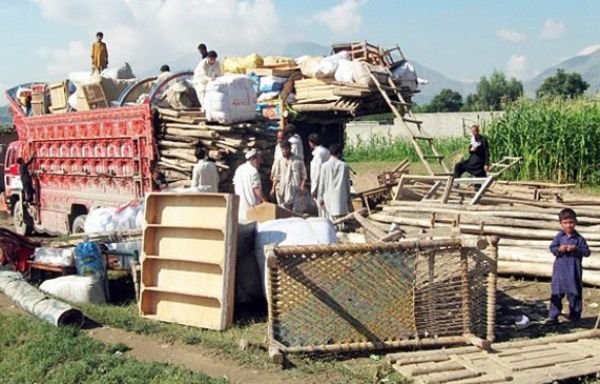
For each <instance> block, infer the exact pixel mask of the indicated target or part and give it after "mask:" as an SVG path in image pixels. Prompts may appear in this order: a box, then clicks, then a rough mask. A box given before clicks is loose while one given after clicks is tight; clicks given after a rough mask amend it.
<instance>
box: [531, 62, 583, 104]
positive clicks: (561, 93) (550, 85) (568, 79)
mask: <svg viewBox="0 0 600 384" xmlns="http://www.w3.org/2000/svg"><path fill="white" fill-rule="evenodd" d="M589 86H590V85H589V84H588V83H587V82H586V81H584V80H583V79H582V78H581V75H580V74H579V73H577V72H573V73H567V72H565V71H564V69H560V68H559V69H558V70H557V71H556V75H554V76H550V77H548V78H546V79H545V80H544V82H543V83H542V85H541V86H540V87H539V88H538V90H537V91H536V96H537V97H538V98H543V97H560V98H570V99H574V98H575V97H578V96H581V95H583V93H584V92H585V91H586V89H588V88H589Z"/></svg>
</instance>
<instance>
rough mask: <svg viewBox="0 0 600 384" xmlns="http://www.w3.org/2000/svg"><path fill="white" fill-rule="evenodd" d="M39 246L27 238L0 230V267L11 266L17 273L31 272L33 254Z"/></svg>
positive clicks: (3, 229) (6, 230)
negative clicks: (30, 264)
mask: <svg viewBox="0 0 600 384" xmlns="http://www.w3.org/2000/svg"><path fill="white" fill-rule="evenodd" d="M39 246H40V244H39V243H37V242H34V241H31V240H29V239H28V238H26V237H25V236H21V235H18V234H16V233H14V232H13V231H10V230H8V229H5V228H0V265H2V266H4V265H6V264H10V265H12V267H13V268H14V269H15V270H16V271H19V272H21V273H24V272H26V271H28V270H29V262H30V261H31V260H32V259H33V252H34V251H35V248H36V247H39Z"/></svg>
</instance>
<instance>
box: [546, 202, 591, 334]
mask: <svg viewBox="0 0 600 384" xmlns="http://www.w3.org/2000/svg"><path fill="white" fill-rule="evenodd" d="M558 219H559V221H560V227H561V228H562V230H561V231H559V232H558V234H557V235H556V236H555V237H554V240H552V244H550V252H552V254H553V255H554V256H556V259H555V260H554V267H553V269H552V296H551V297H550V313H549V314H548V319H547V320H546V323H548V324H557V323H558V316H559V315H560V313H561V311H562V299H563V297H564V296H565V295H567V299H568V300H569V319H570V320H571V321H578V320H579V319H580V318H581V310H582V295H581V294H582V292H581V291H582V281H581V277H582V268H581V259H582V258H583V257H587V256H589V255H590V249H589V248H588V245H587V243H586V241H585V239H584V238H583V237H582V236H581V235H580V234H579V233H578V232H577V231H576V230H575V225H576V224H577V216H576V214H575V211H573V210H572V209H570V208H565V209H563V210H561V211H560V213H559V214H558Z"/></svg>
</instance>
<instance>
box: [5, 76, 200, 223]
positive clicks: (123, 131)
mask: <svg viewBox="0 0 600 384" xmlns="http://www.w3.org/2000/svg"><path fill="white" fill-rule="evenodd" d="M184 76H190V73H189V72H186V73H179V74H176V75H173V76H171V77H170V78H168V79H165V80H164V81H163V82H161V83H160V84H155V80H156V78H155V77H150V78H146V79H143V80H140V81H139V82H137V83H135V84H132V85H131V86H129V87H128V88H127V89H125V90H124V91H123V93H122V94H121V96H120V97H119V99H118V101H117V104H118V105H117V106H114V107H107V108H99V109H93V110H88V111H73V112H71V111H69V112H64V113H55V114H43V115H38V116H28V115H27V113H26V111H24V109H23V107H22V103H21V102H20V101H19V100H18V99H17V97H16V92H17V89H18V88H19V87H22V88H25V87H29V88H30V89H31V87H35V84H34V83H29V84H24V85H21V86H19V87H14V88H12V89H9V90H8V91H7V92H6V96H7V98H8V102H9V107H10V109H11V112H12V116H13V126H14V128H15V130H16V132H17V134H18V140H17V141H14V142H11V143H10V144H9V145H8V148H7V150H6V154H5V161H4V180H3V181H4V203H5V204H6V210H7V212H8V213H9V214H10V215H11V216H12V218H13V222H14V227H15V231H16V232H17V233H19V234H21V235H26V234H31V233H33V232H34V231H35V232H36V233H48V234H52V235H58V234H66V233H69V232H71V233H80V232H83V228H84V223H85V219H86V215H87V214H88V213H89V212H90V210H92V209H93V208H95V207H101V206H102V207H118V206H121V205H124V204H127V203H128V202H130V201H132V200H135V199H140V198H142V197H143V196H144V195H145V194H146V193H147V192H151V191H153V190H156V189H157V188H158V184H157V183H156V182H155V181H156V180H155V179H154V178H153V176H154V175H155V173H154V170H155V169H156V163H157V160H158V159H157V157H158V155H157V150H156V140H155V131H156V125H157V121H156V120H157V116H156V112H155V110H154V109H153V103H154V102H155V101H156V99H157V97H159V96H158V95H160V94H161V91H162V89H163V88H164V86H165V85H166V84H167V83H169V82H170V81H172V80H174V79H177V78H181V77H184ZM37 84H39V83H37ZM142 90H143V91H144V92H149V95H148V97H147V98H146V100H145V101H143V102H141V103H140V104H133V105H132V103H128V101H129V100H132V99H133V100H135V97H136V96H137V95H139V94H140V92H141V91H142ZM19 158H21V159H23V160H24V161H25V162H27V161H28V160H29V159H31V158H33V160H32V162H31V164H30V166H29V173H30V175H31V179H32V181H33V189H34V194H33V199H31V201H25V200H26V199H25V198H24V193H23V188H22V183H21V182H20V174H19V164H18V163H17V160H18V159H19Z"/></svg>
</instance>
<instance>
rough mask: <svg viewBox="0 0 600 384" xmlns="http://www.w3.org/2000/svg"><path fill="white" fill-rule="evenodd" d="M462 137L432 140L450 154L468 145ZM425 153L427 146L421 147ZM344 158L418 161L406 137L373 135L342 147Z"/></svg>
mask: <svg viewBox="0 0 600 384" xmlns="http://www.w3.org/2000/svg"><path fill="white" fill-rule="evenodd" d="M468 143H469V142H468V140H467V139H464V138H444V139H436V140H434V145H435V146H436V148H437V150H438V151H439V152H440V153H441V154H442V155H446V156H448V155H451V154H454V153H456V152H460V151H464V150H465V149H466V148H467V146H468ZM422 149H423V151H424V153H425V154H431V153H429V152H430V151H429V150H428V148H427V149H426V148H424V147H423V148H422ZM344 158H345V159H346V160H348V161H401V160H404V159H406V158H408V159H409V160H410V161H411V162H414V161H419V156H418V155H417V152H416V151H415V148H414V147H413V144H412V143H411V142H410V141H409V140H408V139H403V138H396V137H392V136H391V135H390V136H377V135H373V136H371V137H370V138H369V139H368V140H364V139H362V138H361V137H360V136H359V137H357V140H356V142H355V143H354V144H348V145H346V147H345V148H344Z"/></svg>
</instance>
